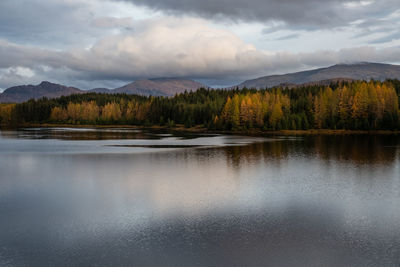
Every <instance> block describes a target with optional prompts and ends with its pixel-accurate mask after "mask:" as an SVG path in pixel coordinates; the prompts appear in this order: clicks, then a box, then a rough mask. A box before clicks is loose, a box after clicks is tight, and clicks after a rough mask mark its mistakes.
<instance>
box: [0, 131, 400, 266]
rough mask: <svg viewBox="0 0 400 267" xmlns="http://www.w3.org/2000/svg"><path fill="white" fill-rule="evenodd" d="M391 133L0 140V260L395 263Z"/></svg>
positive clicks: (398, 179)
mask: <svg viewBox="0 0 400 267" xmlns="http://www.w3.org/2000/svg"><path fill="white" fill-rule="evenodd" d="M399 151H400V136H398V135H337V136H265V137H245V136H228V135H201V134H179V133H168V132H152V131H146V130H135V129H70V128H37V129H20V130H3V131H1V132H0V266H400V223H399V222H400V152H399Z"/></svg>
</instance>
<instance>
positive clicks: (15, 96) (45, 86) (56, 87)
mask: <svg viewBox="0 0 400 267" xmlns="http://www.w3.org/2000/svg"><path fill="white" fill-rule="evenodd" d="M80 93H82V90H80V89H78V88H75V87H67V86H64V85H60V84H55V83H50V82H46V81H45V82H42V83H41V84H39V85H21V86H14V87H11V88H8V89H6V90H5V91H4V92H3V93H2V94H0V103H6V102H10V103H11V102H24V101H28V100H29V99H32V98H36V99H37V98H42V97H47V98H56V97H60V96H63V95H72V94H80Z"/></svg>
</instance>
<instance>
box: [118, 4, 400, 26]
mask: <svg viewBox="0 0 400 267" xmlns="http://www.w3.org/2000/svg"><path fill="white" fill-rule="evenodd" d="M115 1H126V2H131V3H133V4H136V5H142V6H146V7H149V8H152V9H155V10H161V11H164V12H167V13H172V14H175V15H181V14H188V15H199V16H202V17H207V18H221V17H225V18H229V19H232V20H236V21H258V22H264V23H265V22H270V21H283V22H285V23H287V24H288V25H290V26H294V27H299V25H302V27H303V28H309V29H319V28H330V27H338V26H347V25H349V23H351V22H353V21H356V20H358V19H370V18H376V17H382V16H385V15H387V14H388V13H390V12H392V11H394V10H397V9H399V8H400V2H399V1H398V0H379V1H374V2H372V3H371V4H370V5H364V4H363V3H366V2H365V1H349V0H324V1H321V0H247V1H243V0H219V1H215V0H203V1H198V0H185V1H182V0H115ZM349 3H351V4H349Z"/></svg>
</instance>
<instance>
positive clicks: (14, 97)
mask: <svg viewBox="0 0 400 267" xmlns="http://www.w3.org/2000/svg"><path fill="white" fill-rule="evenodd" d="M201 87H206V86H205V85H203V84H201V83H198V82H195V81H192V80H186V79H176V78H162V79H150V80H138V81H135V82H132V83H129V84H127V85H125V86H123V87H120V88H116V89H107V88H95V89H92V90H87V91H85V90H81V89H78V88H74V87H67V86H64V85H60V84H55V83H50V82H42V83H40V84H39V85H21V86H14V87H11V88H8V89H6V90H5V91H4V92H3V93H2V94H0V103H20V102H24V101H27V100H29V99H32V98H34V99H38V98H42V97H47V98H56V97H60V96H68V95H71V94H81V93H107V94H117V93H124V94H137V95H145V96H150V95H152V96H173V95H175V94H177V93H182V92H184V91H185V90H187V91H193V90H197V89H199V88H201Z"/></svg>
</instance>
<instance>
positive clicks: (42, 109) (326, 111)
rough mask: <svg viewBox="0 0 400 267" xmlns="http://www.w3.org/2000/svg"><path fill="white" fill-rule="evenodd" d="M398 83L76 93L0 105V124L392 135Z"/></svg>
mask: <svg viewBox="0 0 400 267" xmlns="http://www.w3.org/2000/svg"><path fill="white" fill-rule="evenodd" d="M399 98H400V81H398V80H388V81H385V82H379V81H369V82H365V81H357V82H338V83H334V84H331V85H330V86H321V85H311V86H303V87H297V88H291V89H290V88H280V87H276V88H270V89H264V90H256V89H247V88H243V89H234V90H213V89H204V88H203V89H199V90H197V91H195V92H185V93H182V94H178V95H175V96H174V97H154V96H149V97H145V96H138V95H125V94H114V95H112V94H96V93H88V94H79V95H71V96H63V97H60V98H57V99H47V98H42V99H38V100H29V101H27V102H24V103H20V104H1V105H0V122H1V124H3V125H4V124H5V125H16V126H18V125H26V124H32V123H61V124H73V125H78V124H95V125H111V124H115V125H139V126H152V125H161V126H171V127H172V126H174V125H182V126H185V127H193V126H202V127H205V128H208V129H215V130H239V131H240V130H249V129H262V130H286V129H287V130H307V129H351V130H379V129H382V130H397V129H400V112H399Z"/></svg>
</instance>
